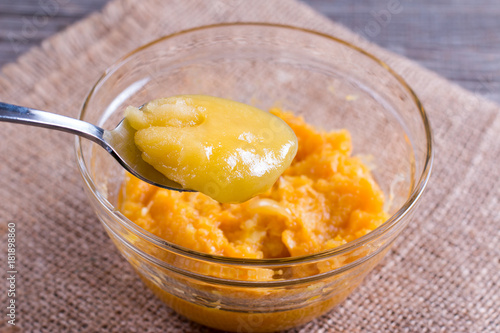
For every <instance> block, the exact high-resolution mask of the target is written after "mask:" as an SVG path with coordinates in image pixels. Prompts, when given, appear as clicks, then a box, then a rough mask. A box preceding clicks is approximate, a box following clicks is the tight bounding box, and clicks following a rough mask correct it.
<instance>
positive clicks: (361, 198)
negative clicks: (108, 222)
mask: <svg viewBox="0 0 500 333" xmlns="http://www.w3.org/2000/svg"><path fill="white" fill-rule="evenodd" d="M270 112H271V113H272V114H274V115H276V116H278V117H279V118H281V119H283V120H284V121H285V122H286V123H287V124H288V125H289V126H290V127H291V128H292V130H293V131H294V132H295V135H296V136H297V139H298V151H297V154H296V156H295V158H294V160H293V161H292V163H291V165H290V167H288V168H287V169H286V170H285V172H284V173H283V174H282V175H281V176H280V177H279V178H278V180H277V181H276V183H275V184H274V185H273V186H272V188H271V189H269V190H267V191H266V192H264V193H262V194H260V195H258V196H256V197H254V198H252V199H250V200H248V201H246V202H243V203H240V204H228V203H219V202H217V201H215V200H214V199H212V198H210V197H208V196H206V195H205V194H202V193H199V192H195V193H190V192H176V191H170V190H166V189H161V188H158V187H155V186H152V185H149V184H147V183H145V182H142V181H141V180H139V179H137V178H135V177H133V176H130V175H127V176H126V179H125V182H124V184H123V188H122V193H121V194H120V202H119V209H120V211H121V212H122V213H123V214H124V215H125V216H126V217H127V218H129V219H130V220H132V221H133V222H135V223H136V224H137V225H138V226H140V227H142V228H144V229H145V230H147V231H149V232H151V233H153V234H154V235H156V236H158V237H160V238H163V239H165V240H167V241H169V242H172V243H175V244H177V245H180V246H183V247H186V248H189V249H192V250H196V251H200V252H204V253H208V254H213V255H221V256H228V257H239V258H258V259H263V258H282V257H290V256H302V255H308V254H313V253H317V252H320V251H324V250H328V249H331V248H334V247H337V246H339V245H342V244H345V243H347V242H349V241H352V240H354V239H356V238H358V237H361V236H363V235H365V234H366V233H368V232H370V231H372V230H373V229H375V228H376V227H378V226H379V225H380V224H382V223H383V222H384V221H385V220H386V219H387V217H388V215H387V214H386V213H385V212H384V210H383V203H384V196H383V193H382V191H381V190H380V189H379V187H378V185H377V184H376V183H375V181H374V179H373V177H372V175H371V172H370V170H369V168H368V167H367V166H366V165H364V164H363V162H362V161H361V159H360V158H358V157H356V156H351V150H352V145H351V138H350V134H349V132H348V131H347V130H340V131H333V132H323V131H319V130H316V129H315V128H313V127H312V126H310V125H308V124H307V123H306V122H305V121H304V119H303V118H301V117H297V116H294V115H293V114H292V113H290V112H283V111H281V110H279V109H277V108H274V109H271V110H270Z"/></svg>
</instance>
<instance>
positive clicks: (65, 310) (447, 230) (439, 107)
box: [0, 0, 500, 332]
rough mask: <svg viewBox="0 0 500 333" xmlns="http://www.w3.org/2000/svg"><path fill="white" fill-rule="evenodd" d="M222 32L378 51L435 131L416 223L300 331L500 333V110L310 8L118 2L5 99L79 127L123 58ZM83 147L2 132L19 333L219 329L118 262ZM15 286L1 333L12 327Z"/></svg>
mask: <svg viewBox="0 0 500 333" xmlns="http://www.w3.org/2000/svg"><path fill="white" fill-rule="evenodd" d="M221 21H266V22H277V23H287V24H294V25H298V26H303V27H307V28H312V29H316V30H321V31H324V32H327V33H331V34H333V35H335V36H338V37H340V38H343V39H346V40H349V41H351V42H353V43H354V44H358V45H360V46H362V47H364V48H366V49H368V50H369V52H371V53H373V54H375V55H377V56H378V57H380V58H382V59H383V60H385V61H387V62H388V63H389V64H390V65H391V66H392V67H393V68H395V69H396V71H397V72H399V73H400V74H401V75H402V76H403V77H404V78H405V79H406V80H407V81H408V82H409V84H410V85H411V86H412V87H413V88H414V89H415V90H416V92H417V94H418V95H419V96H420V98H421V99H422V101H423V104H424V106H425V107H426V109H427V111H428V113H429V116H430V119H431V122H432V125H433V129H434V135H435V149H436V150H435V153H436V154H435V166H434V172H433V176H432V178H431V184H430V186H429V188H428V191H427V192H426V194H425V196H424V198H423V202H422V204H421V206H420V209H419V213H417V214H416V217H415V219H414V220H413V221H412V223H411V224H410V226H409V227H408V228H407V229H406V231H405V232H404V233H403V235H402V237H400V238H399V239H398V240H397V243H396V244H395V246H394V247H393V250H392V251H391V252H390V253H389V255H388V256H387V257H386V259H385V260H384V261H383V263H382V264H381V265H379V266H378V267H377V268H376V269H375V270H374V271H373V273H371V274H370V275H369V277H368V278H367V279H366V280H365V283H364V284H363V285H362V286H361V287H360V288H359V289H357V290H356V291H355V292H354V294H352V296H350V297H349V298H348V299H347V300H346V301H345V302H344V303H343V304H342V305H341V306H339V307H337V308H336V309H335V310H334V311H332V312H330V313H329V314H327V315H325V316H323V317H321V318H319V319H317V320H315V321H313V322H311V323H309V324H307V325H306V326H304V327H301V328H297V329H296V330H292V332H295V331H297V332H341V331H345V332H381V331H392V332H500V216H499V204H500V203H499V197H500V195H499V188H500V167H499V162H500V157H499V156H500V140H499V139H498V135H499V133H500V108H499V107H498V106H497V105H495V104H493V103H490V102H488V101H485V100H483V99H482V98H479V97H477V96H475V95H474V94H472V93H470V92H467V91H464V90H463V89H461V88H459V87H457V86H455V85H453V84H451V83H449V82H447V81H445V80H444V79H442V78H441V77H439V76H437V75H435V74H433V73H431V72H429V71H427V70H425V69H423V68H421V67H419V66H418V65H416V64H415V63H412V62H411V61H408V60H406V59H403V58H401V57H399V56H396V55H394V54H392V53H389V52H387V51H385V50H382V49H380V48H379V47H377V46H375V45H372V44H369V43H367V42H366V41H364V40H362V39H361V38H360V37H358V36H356V35H355V34H353V33H352V32H350V31H348V30H347V29H345V28H343V27H342V26H340V25H338V24H335V23H332V22H330V21H329V20H327V19H326V18H324V17H322V16H320V15H319V14H318V13H316V12H314V11H312V10H311V9H309V8H308V7H306V6H305V5H302V4H300V3H297V2H295V1H289V0H282V1H281V0H280V1H265V0H263V1H201V0H199V1H196V0H193V1H184V0H178V1H173V0H170V1H168V2H166V1H160V0H142V1H134V0H116V1H114V2H112V3H111V4H110V5H108V6H107V7H106V8H105V9H104V10H103V12H102V13H100V14H95V15H92V16H91V17H89V18H87V19H85V20H84V21H82V22H80V23H77V24H75V25H74V26H72V27H71V28H69V29H67V30H66V31H64V32H62V33H60V34H58V35H56V36H55V37H53V38H50V39H49V40H47V41H45V42H44V43H43V44H42V46H41V47H40V48H36V49H33V50H31V51H30V52H29V53H27V54H26V55H24V56H22V57H21V58H20V59H19V61H18V62H17V63H15V64H10V65H7V66H5V67H4V68H3V71H2V75H1V76H0V100H1V101H6V102H11V103H17V104H20V105H27V106H32V107H36V108H39V109H43V110H50V111H52V112H56V113H61V114H65V115H69V116H73V117H75V116H77V113H78V111H79V109H80V107H81V104H82V101H83V99H84V96H85V95H86V93H87V92H88V90H89V89H90V87H91V85H92V84H93V83H94V82H95V81H96V79H97V78H98V77H99V75H100V74H101V72H102V71H103V69H104V68H105V67H107V65H109V64H111V63H112V62H113V61H114V60H116V59H117V58H118V57H120V56H122V55H123V54H125V53H126V52H128V51H130V50H132V49H134V48H135V47H137V46H139V45H141V44H144V43H146V42H148V41H151V40H152V39H155V38H157V37H159V36H161V35H165V34H169V33H172V32H174V31H179V30H181V29H185V28H189V27H193V26H198V25H204V24H209V23H215V22H221ZM73 142H74V138H73V137H72V136H70V135H68V134H62V133H59V132H55V131H48V130H44V129H37V128H32V127H23V126H19V125H12V124H7V123H1V124H0V159H1V163H0V219H1V223H0V230H1V235H0V236H1V244H0V249H2V250H1V253H2V254H1V255H0V257H1V260H2V261H1V263H0V267H1V269H2V280H4V279H5V278H6V274H7V273H6V271H7V262H6V260H7V259H6V257H7V256H6V253H7V251H6V248H7V247H6V242H7V236H6V234H7V227H6V226H7V223H8V222H15V223H16V226H17V235H16V237H17V243H16V245H17V254H18V258H17V270H18V274H17V278H18V280H17V295H16V298H17V305H18V313H17V317H16V319H17V321H16V322H17V325H16V326H15V328H14V331H26V332H39V331H46V332H66V331H88V332H97V331H103V332H107V331H110V332H111V331H112V332H160V331H164V332H208V331H210V330H209V329H207V328H204V327H201V326H199V325H197V324H195V323H192V322H190V321H188V320H186V319H184V318H182V317H180V316H178V315H177V314H175V313H174V312H173V311H172V310H170V309H168V308H167V307H166V306H164V305H163V304H162V303H161V302H160V301H159V300H157V299H156V298H155V297H154V296H153V295H152V293H151V292H150V291H149V290H148V289H146V287H145V286H144V285H143V284H142V283H141V282H140V280H139V279H138V277H137V275H136V274H135V273H134V272H133V271H132V269H131V268H130V267H129V264H128V263H127V262H126V261H125V260H124V259H123V258H122V257H121V256H120V255H119V253H118V251H117V250H116V249H115V248H114V245H113V244H112V243H111V241H110V240H109V239H108V236H107V235H106V234H105V232H104V230H103V228H102V227H101V225H100V223H99V222H98V221H97V219H96V217H95V216H94V213H93V212H92V210H91V208H90V207H89V205H88V201H87V199H86V197H85V194H84V192H83V189H82V182H81V179H80V176H79V175H78V172H77V168H76V163H75V158H74V152H73ZM4 281H5V280H4ZM5 287H6V284H5V282H2V289H1V290H0V309H2V310H0V314H1V318H2V319H1V322H2V324H1V326H0V329H1V331H2V332H4V331H8V330H11V329H12V328H9V325H7V323H6V319H7V317H6V315H5V314H6V310H5V308H6V306H7V304H8V303H7V292H6V289H5Z"/></svg>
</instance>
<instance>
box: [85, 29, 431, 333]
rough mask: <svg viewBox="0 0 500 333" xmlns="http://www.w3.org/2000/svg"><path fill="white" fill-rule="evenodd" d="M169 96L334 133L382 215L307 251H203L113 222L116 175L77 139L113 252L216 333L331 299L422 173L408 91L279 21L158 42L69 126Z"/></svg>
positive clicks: (133, 57) (356, 53) (392, 229)
mask: <svg viewBox="0 0 500 333" xmlns="http://www.w3.org/2000/svg"><path fill="white" fill-rule="evenodd" d="M179 94H205V95H213V96H218V97H223V98H229V99H232V100H236V101H239V102H243V103H247V104H251V105H255V106H257V107H260V108H261V109H268V108H270V107H272V106H277V105H278V106H280V107H281V108H282V109H286V110H291V111H292V112H294V113H295V114H296V115H300V116H303V117H304V118H305V119H306V121H307V122H309V123H310V124H313V125H315V126H316V127H318V128H321V129H325V130H332V129H341V128H345V129H348V130H349V131H350V132H351V135H352V139H353V147H354V154H355V155H360V156H364V157H371V158H370V162H369V163H370V164H371V165H372V167H373V175H374V177H375V179H376V180H377V182H378V183H379V185H380V187H381V189H382V190H383V192H384V193H385V196H386V207H385V208H386V211H387V212H388V213H389V214H390V216H391V217H390V218H389V219H388V220H387V221H386V222H385V223H384V224H383V225H381V226H380V227H378V228H377V229H375V230H374V231H372V232H370V233H368V234H367V235H365V236H363V237H361V238H358V239H356V240H355V241H352V242H349V243H347V244H345V245H343V246H340V247H338V248H335V249H332V250H328V251H325V252H321V253H317V254H314V255H308V256H303V257H291V258H283V259H262V260H257V259H235V258H227V257H221V256H214V255H208V254H203V253H199V252H196V251H192V250H189V249H186V248H183V247H180V246H177V245H175V244H172V243H169V242H166V241H164V240H162V239H160V238H158V237H156V236H154V235H153V234H151V233H149V232H147V231H145V230H144V229H141V228H140V227H138V226H137V225H135V224H134V223H133V222H131V221H130V220H128V219H127V218H125V217H124V216H123V215H122V214H121V213H120V212H119V211H118V210H117V209H116V206H117V200H118V196H119V193H120V188H121V184H122V181H123V178H124V170H123V169H122V168H121V166H120V165H119V164H118V163H116V162H115V161H114V159H113V158H112V157H111V156H109V155H108V154H107V153H106V152H105V151H104V150H103V149H101V148H99V147H97V146H96V145H94V144H92V143H90V142H89V141H86V140H80V139H77V142H76V154H77V160H78V166H79V169H80V171H81V174H82V177H83V179H84V182H85V186H84V187H85V190H86V192H87V194H88V197H89V199H90V202H91V204H92V207H93V209H94V210H95V212H96V213H97V216H98V217H99V219H100V221H101V222H102V224H103V226H104V228H105V229H106V231H107V233H108V234H109V236H110V238H111V239H112V240H113V242H114V243H115V244H116V246H117V247H118V249H119V251H120V252H121V253H122V254H123V256H124V257H125V258H126V259H127V260H128V261H129V263H130V264H131V265H132V267H133V268H134V269H135V271H136V272H137V273H138V274H139V276H140V277H141V278H142V280H143V281H144V282H145V284H146V285H147V286H148V287H149V288H151V290H152V291H153V292H154V293H155V294H156V295H157V296H158V297H159V298H160V299H162V300H163V301H164V302H165V303H166V304H168V306H170V307H171V308H172V309H174V310H175V311H177V312H178V313H180V314H182V315H184V316H185V317H187V318H189V319H192V320H194V321H196V322H199V323H201V324H204V325H207V326H210V327H214V328H218V329H223V330H228V331H239V332H244V331H252V332H258V331H276V330H282V329H286V328H290V327H293V326H297V325H301V324H304V323H306V322H308V321H310V320H312V319H314V318H316V317H318V316H320V315H322V314H324V313H325V312H327V311H329V310H330V309H332V308H333V307H334V306H336V305H337V304H339V303H340V302H342V301H343V300H344V299H345V298H346V297H347V296H348V295H349V294H350V293H351V292H352V291H353V290H354V289H355V288H356V287H357V286H358V285H359V284H360V283H361V281H362V280H363V278H364V277H365V276H366V274H367V273H368V272H370V270H372V269H373V267H374V266H375V265H376V264H377V263H378V262H379V261H380V260H381V259H382V257H383V256H384V255H385V254H386V253H387V251H388V250H389V248H390V246H391V244H392V243H393V241H394V240H395V238H396V237H397V236H398V235H399V234H400V233H401V231H402V230H403V229H404V228H405V226H406V225H407V224H408V223H409V221H410V219H411V216H412V215H413V213H414V210H415V207H416V205H417V203H418V201H419V198H420V196H421V194H422V192H423V190H424V187H425V185H426V183H427V180H428V178H429V175H430V169H431V164H432V145H431V142H432V140H431V132H430V128H429V123H428V120H427V116H426V114H425V111H424V109H423V108H422V106H421V104H420V102H419V100H418V99H417V97H416V96H415V94H414V93H413V91H412V90H411V89H410V88H409V87H408V85H407V84H406V83H405V82H404V81H403V80H402V79H401V78H400V77H399V76H398V75H397V74H396V73H394V71H393V70H392V69H390V68H389V67H388V66H387V65H386V64H384V63H383V62H382V61H380V60H378V59H377V58H375V57H373V56H372V55H370V54H368V53H367V52H365V51H363V50H361V49H359V48H357V47H355V46H352V45H350V44H349V43H347V42H345V41H342V40H339V39H337V38H335V37H332V36H328V35H325V34H322V33H318V32H314V31H309V30H305V29H300V28H295V27H291V26H283V25H271V24H256V23H240V24H219V25H212V26H205V27H199V28H195V29H190V30H187V31H183V32H179V33H175V34H173V35H170V36H166V37H164V38H161V39H159V40H157V41H154V42H152V43H150V44H147V45H145V46H143V47H140V48H139V49H137V50H135V51H134V52H132V53H130V54H129V55H127V56H126V57H124V58H122V59H121V60H119V61H118V62H117V63H116V64H114V65H113V66H111V67H110V68H109V69H108V70H107V71H106V72H105V73H104V74H103V76H102V77H101V78H100V79H99V81H98V82H97V83H96V84H95V86H94V87H93V89H92V90H91V92H90V93H89V95H88V97H87V99H86V101H85V103H84V105H83V108H82V111H81V114H80V119H82V120H85V121H88V122H91V123H94V124H97V125H99V126H102V127H104V128H106V129H112V128H114V127H115V125H116V124H117V123H118V122H119V120H121V118H122V117H123V111H124V109H125V107H126V106H128V105H136V106H138V105H142V104H143V103H145V102H147V101H150V100H153V99H156V98H160V97H166V96H173V95H179ZM269 276H272V278H265V277H269ZM260 277H262V279H260Z"/></svg>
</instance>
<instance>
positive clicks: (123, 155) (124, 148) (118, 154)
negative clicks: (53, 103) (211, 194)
mask: <svg viewBox="0 0 500 333" xmlns="http://www.w3.org/2000/svg"><path fill="white" fill-rule="evenodd" d="M1 121H4V122H11V123H16V124H24V125H30V126H36V127H44V128H48V129H53V130H58V131H62V132H67V133H71V134H75V135H78V136H81V137H83V138H86V139H89V140H91V141H93V142H95V143H97V144H98V145H99V146H101V147H103V148H104V149H105V150H106V151H107V152H108V153H109V154H110V155H111V156H113V157H114V158H115V159H116V160H117V161H118V163H120V165H121V166H123V168H125V170H127V171H128V172H130V173H131V174H133V175H134V176H136V177H137V178H139V179H141V180H143V181H145V182H147V183H150V184H152V185H155V186H158V187H162V188H166V189H170V190H175V191H192V190H188V189H185V188H183V187H182V186H181V185H180V184H178V183H176V182H174V181H172V180H170V179H168V178H167V177H166V176H164V175H163V174H162V173H160V172H159V171H157V170H156V169H155V168H154V167H152V166H151V165H150V164H148V163H146V162H145V161H144V160H143V159H142V156H141V154H142V153H141V151H140V150H139V149H138V148H137V146H136V145H135V143H134V135H135V132H136V131H135V129H133V128H132V126H130V124H129V123H128V121H127V119H122V121H120V123H119V124H118V125H117V126H116V127H115V128H114V129H113V130H111V131H108V130H105V129H103V128H101V127H99V126H96V125H93V124H91V123H88V122H85V121H82V120H78V119H74V118H70V117H66V116H61V115H58V114H55V113H50V112H46V111H40V110H35V109H32V108H28V107H24V106H18V105H13V104H7V103H2V102H0V122H1Z"/></svg>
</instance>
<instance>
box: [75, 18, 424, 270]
mask: <svg viewBox="0 0 500 333" xmlns="http://www.w3.org/2000/svg"><path fill="white" fill-rule="evenodd" d="M245 26H248V27H261V28H270V29H273V28H279V29H288V30H293V31H299V32H302V33H306V34H311V35H315V36H316V37H322V38H326V39H328V40H330V41H333V42H335V43H340V44H343V45H345V46H347V47H349V48H351V49H353V50H354V51H356V52H358V53H361V54H362V55H364V56H366V57H369V58H370V59H372V60H373V61H375V62H376V63H378V64H379V65H380V66H382V67H383V68H384V69H385V70H386V71H387V72H388V73H389V74H391V75H392V76H393V77H394V78H395V79H396V80H397V81H398V82H399V83H400V84H401V86H402V87H403V88H404V89H405V90H407V92H408V93H409V94H410V96H411V97H412V98H413V101H414V103H415V106H416V107H417V109H418V111H419V113H420V117H421V120H422V123H423V125H424V129H425V136H426V146H427V149H426V157H425V162H424V166H423V169H422V173H421V174H420V176H419V177H418V179H417V181H416V182H415V185H414V188H413V189H412V192H411V193H410V196H409V198H408V200H407V201H406V202H405V203H404V204H403V205H402V206H401V208H399V209H398V210H397V211H396V213H394V214H393V215H392V216H391V217H390V218H389V219H388V220H387V221H385V222H384V223H383V224H382V225H381V226H379V227H378V228H376V229H375V230H373V231H372V232H370V233H368V234H366V235H364V236H362V237H360V238H357V239H355V240H354V241H351V242H348V243H346V244H344V245H341V246H339V247H336V248H334V249H330V250H326V251H322V252H318V253H315V254H311V255H305V256H298V257H287V258H273V259H246V258H231V257H224V256H219V255H211V254H206V253H202V252H198V251H194V250H191V249H188V248H185V247H182V246H179V245H176V244H173V243H170V242H167V241H166V240H163V239H161V238H159V237H158V236H155V235H153V234H152V233H150V232H148V231H146V230H144V229H142V228H140V227H139V226H137V225H136V224H135V223H134V222H132V221H131V220H129V219H128V218H126V217H125V216H124V215H123V214H122V213H121V212H119V211H118V210H116V209H115V208H114V206H113V205H112V204H111V203H110V202H109V201H108V200H107V199H106V198H105V196H104V195H102V194H101V193H100V192H99V190H98V189H97V186H96V184H95V183H94V181H93V179H92V177H91V175H90V172H89V169H88V167H87V164H86V162H85V159H84V157H83V156H84V153H83V147H82V144H81V142H82V138H80V137H77V138H76V145H75V151H76V158H77V163H78V168H79V170H80V173H81V176H82V178H83V180H84V183H85V185H86V186H87V187H88V188H89V189H90V192H91V193H92V194H93V195H94V196H95V198H96V199H97V201H98V202H99V203H100V204H101V205H102V207H104V209H105V210H106V212H107V214H108V215H110V216H112V217H113V218H114V219H115V220H116V221H119V222H120V223H121V225H122V226H124V227H125V228H126V229H127V230H129V231H131V232H132V233H133V234H135V235H136V236H138V237H140V238H141V239H144V240H146V241H148V242H150V243H152V244H153V245H155V246H157V247H159V248H161V249H164V250H167V251H170V252H175V253H178V254H180V255H183V256H187V257H190V258H193V259H197V260H202V261H205V262H213V263H219V264H225V265H237V266H240V265H244V266H258V267H263V266H265V267H274V266H276V267H279V266H283V265H291V264H301V263H307V262H314V261H318V260H324V259H328V258H330V257H335V256H338V255H342V254H344V253H346V252H349V251H352V250H354V249H356V248H359V247H361V246H363V245H365V244H367V243H370V242H371V241H373V240H375V239H377V238H378V237H380V236H382V235H383V234H385V233H387V232H389V231H390V230H391V229H392V228H394V227H395V226H397V225H398V224H400V223H401V222H402V221H403V219H404V217H405V216H406V215H407V214H408V213H409V212H410V211H411V210H413V209H414V207H415V206H416V204H417V202H418V200H419V199H420V197H421V195H422V193H423V192H424V190H425V187H426V186H427V183H428V181H429V178H430V174H431V169H432V163H433V155H434V151H433V145H432V133H431V127H430V123H429V119H428V117H427V113H426V112H425V109H424V107H423V106H422V103H421V102H420V100H419V98H418V97H417V95H416V94H415V92H414V91H413V89H412V88H411V87H410V86H409V85H408V84H407V83H406V81H405V80H404V79H403V78H402V77H401V76H400V75H399V74H397V73H396V72H395V71H394V70H393V69H392V68H391V67H389V66H388V65H387V64H386V63H385V62H383V61H382V60H380V59H378V58H377V57H375V56H373V55H372V54H370V53H368V52H366V51H365V50H363V49H361V48H359V47H357V46H354V45H352V44H350V43H349V42H346V41H344V40H342V39H339V38H336V37H333V36H331V35H329V34H326V33H322V32H318V31H315V30H311V29H305V28H300V27H295V26H291V25H285V24H274V23H262V22H237V23H218V24H211V25H204V26H199V27H195V28H191V29H186V30H182V31H179V32H176V33H173V34H170V35H166V36H163V37H160V38H158V39H156V40H154V41H152V42H149V43H147V44H144V45H142V46H140V47H138V48H137V49H135V50H133V51H132V52H129V53H128V54H126V55H125V56H123V57H122V58H120V59H119V60H117V61H116V62H115V63H114V64H113V65H111V66H109V67H108V69H106V70H105V71H104V73H103V74H102V75H101V77H100V78H99V79H98V80H97V82H96V83H95V84H94V85H93V87H92V88H91V90H90V92H89V93H88V94H87V97H86V98H85V101H84V103H83V106H82V108H81V111H80V113H79V115H78V119H83V118H84V116H85V112H86V109H87V106H88V104H89V101H90V100H91V98H92V96H93V95H94V93H95V92H96V90H97V89H98V87H99V84H100V83H101V82H102V81H103V80H104V79H105V78H106V77H107V76H108V75H110V74H112V73H113V72H114V71H115V70H116V69H117V68H119V67H120V66H121V64H122V63H123V62H126V61H127V59H129V58H130V57H131V56H133V55H135V54H136V53H139V52H141V51H142V50H144V49H147V48H148V47H150V46H153V45H155V44H158V43H161V42H163V41H165V40H167V39H172V38H175V37H177V36H180V35H185V34H189V33H192V32H197V31H202V30H209V29H214V28H225V27H227V28H231V27H245ZM362 259H363V258H361V259H358V260H356V261H364V260H362ZM364 259H366V258H364ZM351 264H353V263H351ZM348 266H351V265H348ZM340 269H341V270H342V271H343V270H344V269H345V267H340Z"/></svg>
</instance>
